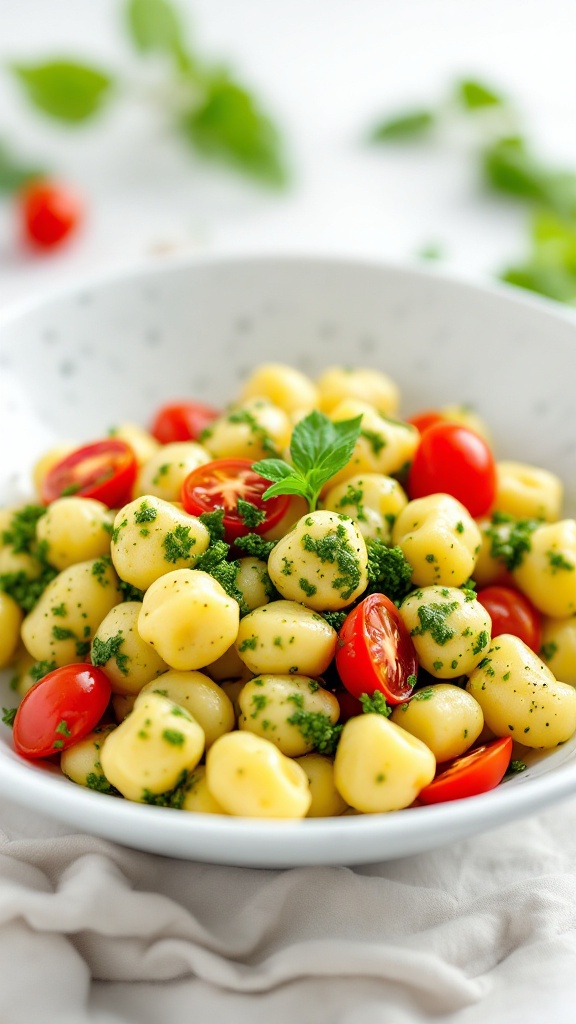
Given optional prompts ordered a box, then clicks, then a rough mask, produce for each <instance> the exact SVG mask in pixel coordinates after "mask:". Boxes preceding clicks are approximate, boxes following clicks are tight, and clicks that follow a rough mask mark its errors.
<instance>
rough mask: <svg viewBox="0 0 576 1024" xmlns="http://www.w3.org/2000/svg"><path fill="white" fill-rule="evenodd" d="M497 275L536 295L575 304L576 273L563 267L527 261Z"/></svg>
mask: <svg viewBox="0 0 576 1024" xmlns="http://www.w3.org/2000/svg"><path fill="white" fill-rule="evenodd" d="M499 276H500V280H502V281H506V282H507V283H508V284H514V285H516V287H517V288H526V289H527V290H528V291H530V292H536V293H537V294H538V295H545V296H547V298H549V299H556V301H557V302H567V303H569V304H571V305H574V304H576V274H574V273H570V271H568V270H566V268H565V267H562V266H546V265H542V264H539V263H537V262H528V263H525V264H522V265H519V266H516V267H509V268H508V270H505V271H503V272H502V273H501V274H500V275H499Z"/></svg>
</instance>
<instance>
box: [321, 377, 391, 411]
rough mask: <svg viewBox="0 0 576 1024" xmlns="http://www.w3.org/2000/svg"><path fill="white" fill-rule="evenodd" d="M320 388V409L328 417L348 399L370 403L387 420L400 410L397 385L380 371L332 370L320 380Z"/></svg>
mask: <svg viewBox="0 0 576 1024" xmlns="http://www.w3.org/2000/svg"><path fill="white" fill-rule="evenodd" d="M317 386H318V395H319V407H320V409H321V410H322V412H325V413H327V414H330V413H331V412H332V411H333V410H334V409H335V408H336V406H337V405H339V404H340V402H343V401H346V400H347V399H359V400H360V401H362V402H368V403H369V404H370V405H372V406H373V407H374V408H375V409H379V410H380V412H382V413H385V414H386V415H387V416H390V415H392V416H393V415H395V413H396V412H397V411H398V408H399V406H400V391H399V389H398V386H397V384H396V383H395V382H394V381H393V380H392V378H391V377H389V376H388V375H387V374H386V373H381V372H380V371H379V370H370V369H363V368H361V367H359V368H358V369H352V370H349V369H347V368H346V367H344V366H331V367H329V368H328V369H327V370H325V371H324V373H323V374H322V376H321V377H320V378H319V380H318V381H317Z"/></svg>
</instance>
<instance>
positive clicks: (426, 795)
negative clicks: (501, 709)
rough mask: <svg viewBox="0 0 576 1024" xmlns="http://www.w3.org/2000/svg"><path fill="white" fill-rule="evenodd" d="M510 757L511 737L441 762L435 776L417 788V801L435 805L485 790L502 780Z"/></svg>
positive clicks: (475, 794)
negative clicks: (444, 762)
mask: <svg viewBox="0 0 576 1024" xmlns="http://www.w3.org/2000/svg"><path fill="white" fill-rule="evenodd" d="M511 756H512V737H511V736H505V737H504V738H503V739H500V740H494V741H493V742H492V743H485V744H484V745H483V746H481V747H476V748H475V749H474V750H471V751H469V753H467V754H463V755H462V757H457V758H455V759H454V761H449V762H447V764H444V765H440V771H439V772H438V773H437V775H436V778H435V779H433V780H432V782H430V783H429V784H428V785H427V786H425V787H424V789H422V790H421V791H420V793H419V794H418V800H419V801H420V803H423V804H438V803H445V802H447V801H448V800H462V799H463V798H464V797H468V796H478V795H479V794H480V793H487V792H488V790H490V789H494V788H495V787H496V786H497V785H498V784H499V783H500V782H502V779H503V778H504V776H505V774H506V769H507V768H508V765H509V764H510V758H511Z"/></svg>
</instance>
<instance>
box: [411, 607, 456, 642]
mask: <svg viewBox="0 0 576 1024" xmlns="http://www.w3.org/2000/svg"><path fill="white" fill-rule="evenodd" d="M457 608H458V602H457V601H450V602H449V601H446V602H439V601H434V602H430V604H421V605H420V606H419V608H418V618H419V619H420V625H419V626H415V627H414V629H413V630H412V631H411V634H410V635H411V636H422V635H423V634H424V633H430V634H431V636H432V639H433V640H434V642H435V643H437V644H438V645H439V646H440V647H443V646H444V644H447V643H448V641H449V640H451V639H452V637H453V636H454V630H453V629H451V628H450V626H448V625H447V624H446V619H448V618H449V617H450V616H451V615H452V612H455V611H456V609H457Z"/></svg>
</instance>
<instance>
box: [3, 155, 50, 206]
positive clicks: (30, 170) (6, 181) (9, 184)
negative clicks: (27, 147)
mask: <svg viewBox="0 0 576 1024" xmlns="http://www.w3.org/2000/svg"><path fill="white" fill-rule="evenodd" d="M43 177H46V170H45V169H44V168H42V167H38V166H36V165H34V164H26V163H23V162H22V161H20V160H19V159H18V158H17V157H16V156H15V155H14V154H13V153H11V152H10V150H9V149H8V147H7V146H6V145H4V144H3V143H0V192H5V193H8V194H10V193H12V192H17V191H18V189H19V188H22V186H23V185H25V184H26V182H27V181H32V180H33V179H34V178H43Z"/></svg>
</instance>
